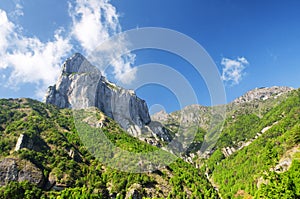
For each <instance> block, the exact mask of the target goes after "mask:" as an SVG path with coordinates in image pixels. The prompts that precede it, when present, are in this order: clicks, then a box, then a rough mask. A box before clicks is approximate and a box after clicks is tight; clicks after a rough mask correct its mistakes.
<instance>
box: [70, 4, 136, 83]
mask: <svg viewBox="0 0 300 199" xmlns="http://www.w3.org/2000/svg"><path fill="white" fill-rule="evenodd" d="M69 6H70V9H69V14H70V16H71V18H72V22H73V26H72V31H71V32H72V35H73V36H74V37H75V38H76V39H77V40H78V41H79V42H80V45H81V46H82V48H83V49H84V51H85V52H86V54H87V55H90V56H91V57H89V59H90V61H91V62H92V63H94V64H95V65H96V66H98V67H99V69H100V70H101V71H103V70H105V68H106V67H107V64H110V65H111V66H112V67H113V73H114V77H115V78H116V80H118V81H121V82H122V83H125V84H126V83H130V82H131V81H132V80H133V79H134V78H135V73H134V71H135V69H133V67H132V64H133V63H134V61H135V56H134V55H133V54H125V55H123V56H122V57H120V55H122V52H126V51H127V50H126V49H127V48H126V46H127V44H126V41H125V40H124V39H119V40H116V41H112V42H110V43H109V46H104V45H101V44H103V42H105V41H107V39H108V38H109V37H111V36H112V35H115V34H117V33H119V32H120V31H121V26H120V23H119V19H118V17H119V16H118V14H117V11H116V9H115V7H113V6H112V5H111V4H110V3H109V1H108V0H102V1H99V0H89V1H86V0H76V4H75V5H72V4H69ZM129 74H130V75H129Z"/></svg>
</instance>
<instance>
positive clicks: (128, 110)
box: [45, 53, 170, 140]
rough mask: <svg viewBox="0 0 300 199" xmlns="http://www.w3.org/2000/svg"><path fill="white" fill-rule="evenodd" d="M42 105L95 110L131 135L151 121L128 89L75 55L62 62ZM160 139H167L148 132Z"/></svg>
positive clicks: (141, 104) (165, 136) (147, 113)
mask: <svg viewBox="0 0 300 199" xmlns="http://www.w3.org/2000/svg"><path fill="white" fill-rule="evenodd" d="M45 102H46V103H49V104H53V105H56V106H57V107H59V108H74V109H84V108H88V107H97V108H98V109H99V110H101V111H102V112H103V113H104V114H105V115H107V116H108V117H110V118H112V119H113V120H115V121H116V122H117V123H119V124H120V126H121V127H122V128H123V129H125V130H127V131H128V132H129V133H130V134H132V135H133V136H136V137H137V136H139V135H140V134H142V133H143V132H142V129H148V130H150V131H151V125H150V127H149V128H150V129H149V128H145V127H146V125H148V124H149V123H150V122H151V119H150V115H149V112H148V107H147V104H146V102H145V101H144V100H142V99H140V98H139V97H137V96H136V95H135V93H134V92H133V91H132V90H126V89H123V88H121V87H119V86H117V85H115V84H113V83H111V82H109V81H108V80H106V78H105V77H104V76H102V75H101V73H100V71H99V70H98V69H97V68H96V67H95V66H93V65H92V64H91V63H90V62H89V61H88V60H87V59H86V58H85V57H84V56H83V55H81V54H79V53H76V54H74V55H73V56H72V57H70V58H69V59H67V60H66V61H65V63H64V64H63V66H62V73H61V75H60V77H59V78H58V80H57V82H56V84H55V85H53V86H50V87H49V89H48V91H47V93H46V96H45ZM151 133H154V134H156V135H159V137H161V138H162V137H163V140H169V139H170V137H169V136H167V135H165V132H157V130H155V132H153V131H152V132H151Z"/></svg>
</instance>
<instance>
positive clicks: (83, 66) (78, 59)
mask: <svg viewBox="0 0 300 199" xmlns="http://www.w3.org/2000/svg"><path fill="white" fill-rule="evenodd" d="M85 72H96V73H100V71H99V70H98V69H97V68H96V67H95V66H93V65H92V64H91V63H90V62H89V61H88V60H87V59H86V58H85V57H84V56H83V55H82V54H80V53H75V54H74V55H73V56H71V57H70V58H68V59H67V60H66V61H65V63H64V64H63V67H62V73H63V74H72V73H85Z"/></svg>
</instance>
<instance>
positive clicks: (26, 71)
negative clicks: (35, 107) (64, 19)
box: [0, 10, 72, 97]
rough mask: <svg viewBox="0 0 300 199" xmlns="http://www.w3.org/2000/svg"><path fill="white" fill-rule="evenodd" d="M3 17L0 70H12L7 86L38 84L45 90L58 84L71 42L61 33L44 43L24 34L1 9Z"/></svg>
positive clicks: (1, 21)
mask: <svg viewBox="0 0 300 199" xmlns="http://www.w3.org/2000/svg"><path fill="white" fill-rule="evenodd" d="M0 17H1V18H0V34H1V37H0V50H1V52H0V60H1V62H0V69H4V68H7V67H10V68H11V69H12V72H11V74H10V76H9V79H8V83H7V85H6V86H10V87H14V88H15V87H17V86H18V85H19V84H20V83H35V84H37V85H38V88H39V89H42V90H44V91H45V89H46V87H48V86H49V85H50V84H53V83H54V82H55V79H56V78H57V75H58V73H59V70H60V64H61V63H62V61H63V60H62V58H64V57H66V55H67V54H68V52H69V51H70V50H71V48H72V45H71V44H70V43H69V40H68V39H67V38H63V37H62V36H61V31H59V30H58V31H56V33H55V34H54V37H53V38H52V40H50V41H48V42H45V43H43V42H41V41H40V40H39V39H38V38H36V37H26V36H24V35H22V34H21V33H20V32H19V31H18V27H17V25H15V24H14V23H12V22H11V21H9V19H8V17H7V13H6V12H5V11H3V10H0ZM38 97H41V96H38Z"/></svg>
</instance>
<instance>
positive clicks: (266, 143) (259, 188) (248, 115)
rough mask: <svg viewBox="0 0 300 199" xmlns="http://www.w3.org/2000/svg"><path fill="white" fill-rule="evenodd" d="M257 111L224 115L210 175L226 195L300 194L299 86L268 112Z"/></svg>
mask: <svg viewBox="0 0 300 199" xmlns="http://www.w3.org/2000/svg"><path fill="white" fill-rule="evenodd" d="M248 105H249V106H250V105H251V104H248ZM240 110H241V109H240ZM253 110H255V109H252V112H249V111H246V112H244V113H242V114H239V115H238V114H236V115H235V117H230V118H228V119H227V120H226V123H227V124H225V127H224V130H223V132H222V135H221V139H220V141H219V143H218V148H217V150H216V151H215V152H214V154H213V155H212V156H211V157H210V158H209V159H208V160H207V161H206V166H207V170H208V173H209V174H210V177H211V180H212V181H213V182H214V184H215V186H217V188H218V189H219V192H220V194H221V196H222V198H300V192H299V190H300V184H299V177H300V170H299V163H300V161H299V154H300V151H299V144H300V90H297V91H293V92H291V93H289V95H288V96H286V97H285V98H284V100H282V101H281V102H280V103H277V104H276V105H274V106H273V107H269V110H268V111H265V112H264V114H261V115H258V114H257V113H255V112H254V111H253ZM266 127H267V128H266ZM262 129H265V130H262ZM259 132H260V133H261V135H260V136H257V137H256V139H254V136H255V135H257V133H259ZM262 132H263V133H262ZM250 138H252V140H251V141H250V143H251V144H249V145H248V146H245V147H244V148H241V149H240V150H238V151H236V152H234V153H233V154H232V155H230V156H229V157H227V158H225V157H224V155H223V154H222V152H221V148H222V147H224V146H233V147H234V146H236V145H237V143H238V142H240V141H249V140H250ZM291 151H292V152H291ZM290 163H291V164H290ZM281 167H283V168H281Z"/></svg>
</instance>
